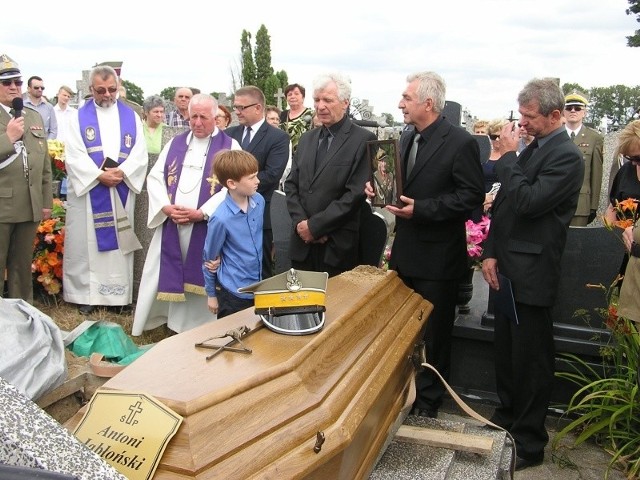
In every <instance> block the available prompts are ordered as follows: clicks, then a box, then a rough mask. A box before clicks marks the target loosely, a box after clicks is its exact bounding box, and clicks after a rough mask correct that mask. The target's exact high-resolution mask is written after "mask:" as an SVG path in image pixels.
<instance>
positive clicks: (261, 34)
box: [255, 25, 277, 93]
mask: <svg viewBox="0 0 640 480" xmlns="http://www.w3.org/2000/svg"><path fill="white" fill-rule="evenodd" d="M255 62H256V83H255V85H256V87H258V88H259V89H260V90H262V91H263V92H264V91H265V85H266V84H267V80H269V79H270V78H271V76H272V75H273V68H272V67H271V37H270V36H269V32H268V31H267V27H265V26H264V25H261V26H260V28H259V29H258V32H257V33H256V50H255ZM276 89H277V88H276ZM265 93H266V92H265Z"/></svg>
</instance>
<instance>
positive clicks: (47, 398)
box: [36, 371, 88, 408]
mask: <svg viewBox="0 0 640 480" xmlns="http://www.w3.org/2000/svg"><path fill="white" fill-rule="evenodd" d="M87 375H88V373H87V372H86V371H81V372H78V373H77V374H76V375H75V376H73V377H70V378H68V379H67V380H65V382H64V383H63V384H62V385H60V386H59V387H56V388H54V389H53V390H51V391H50V392H49V393H46V394H44V395H43V396H42V397H40V398H38V400H37V401H36V404H37V405H38V406H39V407H40V408H46V407H48V406H49V405H51V404H53V403H55V402H57V401H58V400H62V399H63V398H65V397H68V396H69V395H71V394H72V393H75V392H77V391H79V390H82V389H83V388H84V385H85V383H86V381H87Z"/></svg>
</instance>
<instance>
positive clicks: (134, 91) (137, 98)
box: [121, 80, 144, 105]
mask: <svg viewBox="0 0 640 480" xmlns="http://www.w3.org/2000/svg"><path fill="white" fill-rule="evenodd" d="M121 83H122V85H123V86H124V88H126V89H127V100H131V101H132V102H136V103H137V104H138V105H142V103H143V102H144V92H143V91H142V89H141V88H140V87H139V86H137V85H136V84H135V83H133V82H130V81H129V80H122V82H121Z"/></svg>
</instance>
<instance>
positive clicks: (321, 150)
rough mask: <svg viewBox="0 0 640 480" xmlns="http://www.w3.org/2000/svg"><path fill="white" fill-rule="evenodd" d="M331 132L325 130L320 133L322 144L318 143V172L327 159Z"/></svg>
mask: <svg viewBox="0 0 640 480" xmlns="http://www.w3.org/2000/svg"><path fill="white" fill-rule="evenodd" d="M329 135H330V134H329V132H328V131H327V130H326V129H325V128H323V129H322V131H321V132H320V142H319V143H318V151H317V152H316V168H315V171H317V170H318V169H319V168H320V166H321V165H322V163H323V162H324V160H325V158H327V150H328V149H329Z"/></svg>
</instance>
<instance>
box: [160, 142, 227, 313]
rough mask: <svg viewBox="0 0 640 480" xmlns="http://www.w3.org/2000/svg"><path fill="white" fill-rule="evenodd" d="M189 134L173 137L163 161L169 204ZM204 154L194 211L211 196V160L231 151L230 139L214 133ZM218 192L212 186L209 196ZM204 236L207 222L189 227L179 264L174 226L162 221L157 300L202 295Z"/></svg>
mask: <svg viewBox="0 0 640 480" xmlns="http://www.w3.org/2000/svg"><path fill="white" fill-rule="evenodd" d="M190 133H191V132H184V133H181V134H180V135H176V136H175V137H174V138H173V140H172V141H171V146H170V147H169V151H168V152H167V160H166V162H165V165H164V181H165V185H166V187H167V195H168V196H169V201H170V202H171V204H172V205H173V204H175V200H176V190H177V188H178V183H179V182H180V175H181V173H182V165H183V164H184V158H185V155H186V153H187V148H188V147H189V144H188V143H187V137H188V135H189V134H190ZM209 142H210V143H209V147H208V151H207V159H206V161H205V164H204V168H203V169H202V182H201V183H200V195H199V197H198V208H200V207H201V206H202V204H203V203H205V202H206V201H207V200H209V199H210V198H211V196H212V193H211V190H212V186H211V185H210V184H209V182H208V181H207V177H209V176H212V174H211V167H212V165H213V157H214V155H215V154H216V153H217V152H219V151H220V150H224V149H227V150H228V149H230V148H231V137H229V136H228V135H226V134H225V133H223V132H222V131H218V134H217V135H216V136H215V137H210V139H209ZM221 189H222V186H221V185H220V184H216V185H215V186H214V190H213V193H217V192H219V191H220V190H221ZM206 236H207V223H206V222H198V223H194V224H193V229H192V230H191V240H190V241H189V248H188V249H187V256H186V259H185V261H184V265H183V263H182V251H181V250H180V237H179V236H178V226H177V225H176V224H175V223H173V222H171V221H166V220H165V222H164V224H163V227H162V246H161V248H160V275H159V279H158V295H157V299H158V300H165V301H168V302H184V301H185V300H186V298H185V296H184V292H190V293H197V294H200V295H205V291H204V275H203V274H202V252H203V250H204V241H205V239H206Z"/></svg>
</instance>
